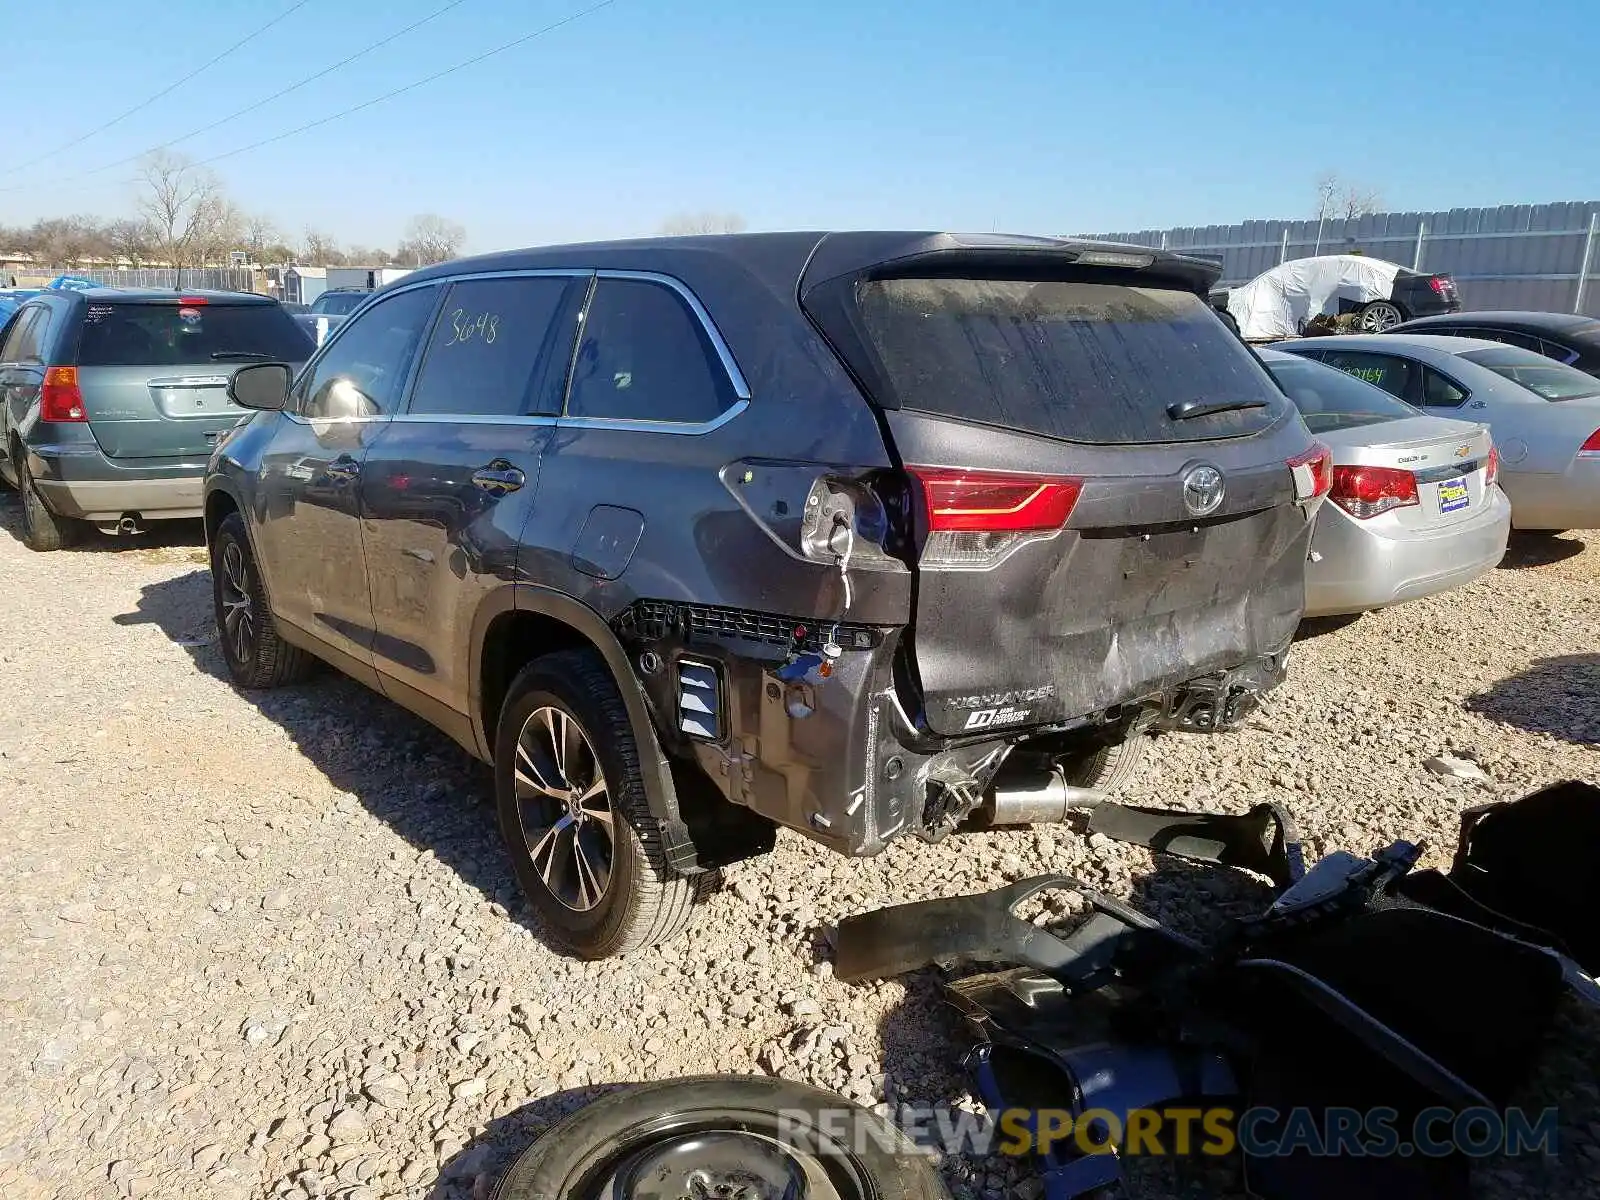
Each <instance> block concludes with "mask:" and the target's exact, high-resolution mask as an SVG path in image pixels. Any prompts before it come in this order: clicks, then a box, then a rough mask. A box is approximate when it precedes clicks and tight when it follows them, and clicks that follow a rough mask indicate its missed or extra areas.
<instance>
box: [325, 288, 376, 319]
mask: <svg viewBox="0 0 1600 1200" xmlns="http://www.w3.org/2000/svg"><path fill="white" fill-rule="evenodd" d="M370 295H372V293H371V292H323V293H322V295H320V296H318V297H317V298H316V299H315V300H313V301H312V302H311V311H312V312H314V313H319V314H321V315H323V316H331V317H348V316H349V315H350V314H351V313H353V312H355V310H356V309H358V308H360V307H361V305H362V304H363V303H365V301H366V299H367V297H368V296H370Z"/></svg>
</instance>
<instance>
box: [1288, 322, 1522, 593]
mask: <svg viewBox="0 0 1600 1200" xmlns="http://www.w3.org/2000/svg"><path fill="white" fill-rule="evenodd" d="M1319 340H1322V339H1319ZM1383 340H1384V341H1388V340H1389V339H1388V338H1387V337H1386V338H1384V339H1383ZM1260 354H1261V358H1262V360H1263V361H1264V362H1265V363H1266V365H1267V369H1268V370H1269V371H1271V372H1272V375H1273V377H1274V378H1275V379H1277V381H1278V384H1279V386H1280V387H1282V388H1283V390H1284V391H1285V392H1286V393H1288V395H1289V398H1290V399H1291V400H1293V401H1294V403H1295V407H1297V408H1298V409H1299V410H1300V415H1301V416H1302V417H1303V418H1304V420H1305V423H1306V425H1307V426H1308V427H1309V428H1310V430H1311V432H1312V433H1314V434H1316V435H1317V436H1318V437H1319V438H1321V439H1322V440H1323V441H1324V442H1326V443H1327V444H1328V445H1329V446H1331V447H1332V448H1333V490H1332V491H1331V492H1330V493H1329V496H1328V499H1329V501H1330V502H1329V503H1327V504H1324V505H1323V506H1322V509H1321V511H1320V512H1319V513H1318V514H1317V528H1316V531H1315V532H1314V533H1313V534H1312V538H1311V559H1310V561H1309V562H1308V563H1307V564H1306V616H1308V617H1326V616H1335V615H1340V614H1346V613H1360V612H1366V611H1367V610H1368V609H1373V608H1383V607H1385V606H1386V605H1390V604H1399V603H1401V602H1402V601H1405V600H1416V599H1419V598H1420V597H1422V596H1431V595H1434V594H1435V593H1437V592H1442V591H1446V590H1448V589H1450V588H1454V587H1460V586H1461V585H1462V584H1464V583H1470V582H1471V581H1472V580H1474V579H1476V578H1477V577H1478V576H1479V575H1482V574H1483V573H1484V572H1485V571H1488V570H1491V569H1492V568H1493V567H1494V565H1495V564H1496V563H1498V562H1499V561H1500V559H1501V558H1502V557H1503V556H1504V555H1505V550H1506V538H1507V537H1508V536H1509V534H1510V530H1511V505H1510V503H1509V502H1508V501H1507V500H1506V497H1505V493H1503V492H1502V491H1501V490H1500V488H1499V487H1498V486H1497V485H1496V483H1495V474H1496V470H1497V461H1496V453H1495V449H1494V444H1493V442H1492V440H1491V438H1490V434H1489V430H1488V428H1487V427H1485V426H1483V425H1480V424H1476V423H1474V422H1470V421H1455V420H1449V419H1446V418H1443V417H1435V416H1430V415H1428V414H1426V413H1424V412H1422V411H1420V410H1418V409H1416V408H1413V407H1412V406H1411V405H1409V404H1406V403H1404V402H1403V401H1401V400H1397V399H1396V398H1395V397H1393V396H1391V395H1389V394H1388V393H1387V392H1385V391H1383V390H1382V389H1381V388H1377V387H1374V386H1373V385H1372V384H1370V383H1364V382H1362V380H1360V379H1358V378H1356V377H1354V376H1352V375H1349V374H1346V373H1345V372H1343V371H1339V370H1335V369H1334V368H1332V367H1326V366H1323V365H1322V364H1320V363H1317V362H1309V361H1307V360H1306V359H1304V358H1300V357H1296V356H1294V355H1291V354H1282V353H1278V352H1277V351H1276V350H1262V351H1260Z"/></svg>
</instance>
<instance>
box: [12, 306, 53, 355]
mask: <svg viewBox="0 0 1600 1200" xmlns="http://www.w3.org/2000/svg"><path fill="white" fill-rule="evenodd" d="M49 327H50V312H49V310H48V309H46V308H44V307H42V306H35V307H33V308H24V309H23V310H22V311H21V312H20V313H19V314H18V315H17V319H16V321H15V322H14V323H13V324H12V326H11V332H10V333H9V334H7V335H6V344H5V346H4V347H0V361H3V362H9V363H36V362H42V361H44V335H45V331H46V330H47V329H48V328H49Z"/></svg>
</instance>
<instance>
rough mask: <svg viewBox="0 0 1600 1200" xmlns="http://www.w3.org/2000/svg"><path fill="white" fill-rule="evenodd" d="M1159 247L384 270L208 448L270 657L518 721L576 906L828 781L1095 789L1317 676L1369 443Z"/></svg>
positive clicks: (217, 560) (510, 822) (243, 386)
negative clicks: (1350, 443) (1237, 329)
mask: <svg viewBox="0 0 1600 1200" xmlns="http://www.w3.org/2000/svg"><path fill="white" fill-rule="evenodd" d="M1215 276H1216V267H1215V266H1214V265H1213V264H1209V263H1205V262H1201V261H1198V260H1194V259H1187V258H1183V257H1180V256H1176V255H1171V254H1165V253H1158V252H1155V251H1150V250H1144V249H1139V248H1136V247H1125V246H1106V245H1099V244H1093V243H1082V242H1070V241H1060V240H1051V239H1034V238H1013V237H996V236H982V237H955V236H950V235H945V234H927V233H834V234H815V233H808V234H764V235H749V236H723V237H708V238H684V239H662V240H655V241H636V242H617V243H608V244H600V245H585V246H564V247H556V248H552V249H541V250H528V251H522V252H517V253H507V254H499V255H494V256H492V257H485V258H477V259H469V260H465V261H461V262H455V263H448V264H444V265H441V266H438V267H433V268H429V269H427V270H424V271H420V272H418V273H416V274H414V275H409V276H407V277H406V279H405V280H404V281H403V282H400V283H398V284H396V285H394V286H392V287H390V288H388V289H385V290H384V291H382V292H379V293H378V294H377V295H376V296H375V297H374V298H373V299H372V300H371V301H370V302H369V303H368V304H367V305H366V306H365V307H363V308H362V309H361V311H359V312H358V313H356V314H355V315H354V316H352V317H351V318H350V319H349V321H347V322H346V323H345V324H344V325H343V326H342V327H341V328H340V329H339V330H338V332H337V333H336V334H335V335H334V336H333V337H332V338H330V339H329V341H328V343H327V344H326V345H325V346H323V347H322V349H321V350H320V351H319V352H318V354H317V355H316V357H315V358H314V359H313V360H312V362H311V363H310V364H309V365H308V366H307V367H306V368H305V369H304V370H303V371H302V372H300V373H299V375H298V377H294V376H293V374H292V373H291V371H290V370H288V369H287V368H285V367H282V366H273V365H262V366H252V367H245V368H243V369H242V370H241V371H240V372H239V374H238V375H237V376H236V377H235V379H234V384H233V394H234V397H235V399H236V400H237V401H238V402H239V403H240V404H241V405H244V406H245V407H250V408H255V409H259V410H262V411H260V412H259V413H258V415H256V416H255V417H254V418H253V419H251V420H249V421H247V422H245V423H243V424H241V426H240V427H239V428H238V429H237V430H236V431H234V432H233V433H232V434H230V435H229V436H228V437H227V438H226V439H225V440H224V442H223V444H222V445H220V446H219V447H218V448H217V450H216V452H215V453H214V455H213V456H212V459H211V467H210V471H209V473H208V476H207V479H206V498H205V515H206V530H207V537H208V541H209V545H210V551H211V560H212V574H213V577H214V581H215V594H216V609H217V621H218V625H219V627H220V630H221V635H222V636H221V645H222V648H223V651H224V654H225V656H226V658H227V663H228V667H229V669H230V670H231V672H232V674H233V676H234V678H235V679H236V680H237V681H238V682H239V683H240V684H241V685H244V686H246V687H261V686H271V685H276V684H282V683H287V682H289V681H291V680H294V679H297V678H299V677H301V676H302V675H303V674H304V673H305V672H306V670H307V669H308V668H309V667H310V666H311V665H312V663H313V661H314V660H317V659H320V660H325V661H327V662H330V663H333V664H334V665H335V666H337V667H338V668H339V669H341V670H343V671H345V672H347V673H348V674H350V675H353V676H354V677H356V678H357V679H360V680H362V681H364V682H365V683H367V684H368V685H370V686H371V687H374V688H376V689H379V690H380V691H382V692H383V693H384V694H385V695H387V696H389V697H391V698H393V699H394V700H395V701H397V702H399V703H400V704H402V705H404V706H406V707H407V708H410V709H411V710H413V711H414V712H417V713H419V714H421V715H423V716H424V717H426V718H427V719H428V720H430V721H432V722H433V723H434V724H436V725H438V726H439V727H440V728H441V729H443V730H445V731H447V732H448V733H449V734H450V735H451V736H453V737H454V738H455V739H456V740H457V741H459V742H460V743H461V744H462V745H463V746H465V747H466V748H467V749H468V750H469V751H471V752H472V753H473V754H475V755H477V756H478V757H480V758H482V759H484V760H486V761H488V762H490V763H492V764H493V766H494V771H495V786H496V792H497V802H498V806H499V813H500V822H501V828H502V831H503V834H504V837H505V841H506V844H507V847H508V849H509V852H510V855H511V858H512V861H513V863H514V865H515V868H516V871H517V874H518V876H519V879H520V881H521V883H522V885H523V887H524V888H525V890H526V891H527V893H528V895H529V897H530V899H531V901H532V902H533V904H534V906H535V907H536V908H537V909H538V911H539V912H540V913H541V915H542V917H543V919H544V921H545V923H546V925H547V926H548V928H549V930H550V932H551V934H552V936H553V937H554V938H556V939H557V940H558V941H560V942H561V943H562V944H564V945H565V946H567V947H568V948H569V949H571V950H573V951H574V952H576V953H579V954H582V955H585V956H589V957H597V956H601V955H606V954H613V953H617V952H620V951H624V950H627V949H630V948H633V947H637V946H641V945H645V944H648V943H650V942H653V941H658V940H660V939H662V938H665V937H667V936H669V935H670V934H672V933H673V932H675V931H676V930H677V929H679V928H680V927H681V926H682V924H683V923H684V921H685V920H686V918H687V915H688V912H689V909H690V906H691V905H692V903H693V901H694V900H695V898H696V897H697V896H698V895H699V894H700V893H701V891H702V884H703V881H704V880H705V879H706V878H708V873H709V872H711V871H713V870H714V869H715V868H716V867H718V866H721V865H723V864H726V863H729V862H733V861H737V860H739V859H741V858H747V857H750V856H751V855H754V854H758V853H761V852H764V851H765V850H767V849H769V848H770V847H771V846H772V845H773V841H774V837H775V833H776V829H777V828H778V827H779V826H787V827H789V828H791V829H796V830H799V831H800V832H801V833H803V834H805V835H806V836H808V837H811V838H814V839H815V840H817V841H819V842H822V843H824V844H825V845H828V846H830V847H833V848H834V849H836V850H838V851H840V852H842V853H845V854H852V855H868V854H875V853H877V852H878V851H880V850H882V849H883V848H884V846H885V845H887V844H888V843H889V842H890V841H891V840H892V839H894V838H897V837H902V836H904V835H907V834H909V835H912V836H915V837H918V838H922V839H925V840H928V841H933V840H937V839H939V838H942V837H944V836H945V835H946V834H948V833H950V832H951V831H952V830H954V829H955V828H957V827H958V826H962V825H970V824H974V823H976V824H988V825H1008V824H1018V823H1026V822H1030V821H1047V820H1059V819H1061V818H1062V817H1063V816H1064V815H1065V813H1066V811H1067V810H1068V808H1070V807H1071V806H1072V805H1073V804H1074V803H1075V802H1086V801H1089V800H1092V799H1093V796H1092V794H1090V793H1087V792H1085V791H1084V790H1083V789H1085V788H1087V787H1105V786H1110V785H1114V784H1115V783H1117V782H1119V781H1120V780H1121V778H1123V777H1124V776H1125V775H1126V774H1127V772H1128V771H1129V770H1130V769H1131V767H1132V765H1133V762H1134V754H1135V751H1136V749H1137V748H1138V746H1139V745H1140V744H1141V743H1142V742H1143V741H1144V740H1145V739H1146V735H1147V734H1149V733H1152V732H1156V731H1161V730H1191V731H1204V732H1211V731H1217V730H1223V729H1227V728H1230V727H1232V726H1234V725H1236V724H1237V723H1238V722H1239V721H1240V720H1242V719H1243V718H1244V717H1245V715H1246V714H1247V713H1249V712H1250V711H1251V709H1252V707H1253V706H1254V704H1255V702H1256V699H1257V697H1258V696H1259V694H1260V693H1261V692H1262V691H1263V690H1265V689H1267V688H1270V687H1272V686H1273V685H1275V684H1276V683H1277V682H1278V681H1279V680H1280V679H1281V678H1282V672H1283V666H1284V659H1285V656H1286V653H1287V651H1288V647H1289V642H1290V638H1291V636H1292V634H1293V632H1294V629H1295V625H1296V623H1297V621H1298V619H1299V616H1300V611H1301V607H1302V603H1303V586H1304V585H1303V580H1304V565H1305V557H1306V552H1307V543H1308V540H1309V536H1310V531H1311V519H1312V515H1313V512H1314V510H1315V508H1316V506H1317V505H1318V504H1319V503H1320V502H1321V497H1322V495H1323V494H1324V493H1325V492H1326V490H1327V486H1328V482H1329V475H1330V471H1329V466H1328V464H1329V457H1328V454H1327V451H1326V449H1325V448H1324V447H1321V446H1319V445H1318V444H1317V443H1316V442H1314V441H1313V440H1312V438H1311V436H1310V435H1309V434H1308V433H1307V432H1306V429H1305V427H1304V425H1302V424H1301V422H1300V419H1299V417H1298V416H1297V415H1296V413H1295V410H1294V408H1293V406H1292V405H1290V404H1289V403H1288V402H1287V400H1286V398H1285V397H1284V395H1283V393H1282V392H1281V391H1279V389H1278V388H1277V387H1276V385H1275V384H1274V383H1273V381H1272V379H1271V378H1270V377H1269V376H1268V375H1267V373H1266V372H1265V371H1264V370H1263V369H1262V367H1261V364H1260V363H1259V362H1258V361H1257V360H1256V358H1255V357H1254V356H1253V355H1252V354H1251V352H1250V351H1249V350H1248V349H1247V348H1246V347H1244V346H1243V345H1241V344H1240V343H1239V341H1238V340H1237V339H1236V338H1234V337H1232V336H1231V335H1230V334H1229V333H1228V331H1227V330H1226V329H1225V328H1224V327H1223V325H1222V323H1221V322H1220V321H1219V320H1218V318H1217V316H1216V314H1215V313H1214V312H1212V310H1211V309H1210V307H1209V306H1208V305H1207V303H1206V300H1205V296H1206V291H1207V288H1208V287H1209V286H1210V284H1211V283H1212V282H1214V280H1215Z"/></svg>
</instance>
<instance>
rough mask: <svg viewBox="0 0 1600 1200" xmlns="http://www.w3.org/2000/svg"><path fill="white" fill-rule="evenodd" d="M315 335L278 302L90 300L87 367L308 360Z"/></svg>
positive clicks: (81, 356)
mask: <svg viewBox="0 0 1600 1200" xmlns="http://www.w3.org/2000/svg"><path fill="white" fill-rule="evenodd" d="M312 349H313V347H312V343H311V338H310V336H309V335H308V334H307V333H306V332H305V331H304V330H302V329H301V328H300V326H299V325H297V324H296V323H295V320H294V318H293V317H291V316H290V315H289V314H288V313H286V312H284V311H283V309H281V308H279V307H278V306H277V305H276V304H197V305H183V304H91V305H90V306H89V311H88V312H87V313H86V314H85V315H84V319H83V334H82V337H81V338H80V340H79V342H78V365H79V366H82V367H145V366H162V367H176V366H189V365H192V364H204V363H213V362H217V363H221V362H231V363H241V362H287V363H296V362H304V361H305V360H306V359H308V358H310V357H311V351H312Z"/></svg>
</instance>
